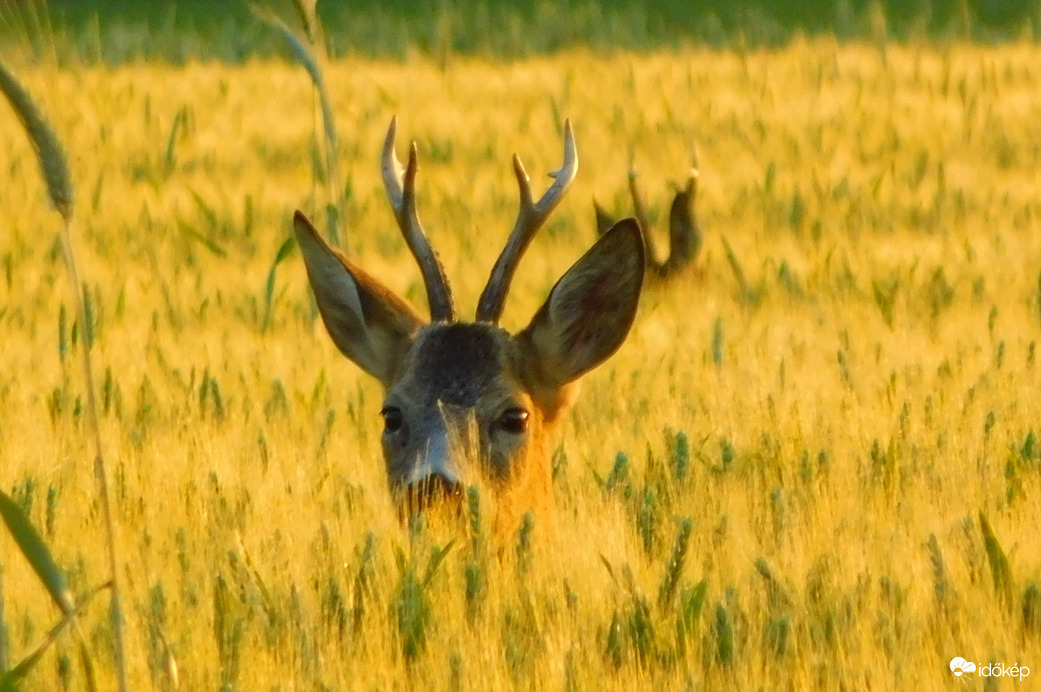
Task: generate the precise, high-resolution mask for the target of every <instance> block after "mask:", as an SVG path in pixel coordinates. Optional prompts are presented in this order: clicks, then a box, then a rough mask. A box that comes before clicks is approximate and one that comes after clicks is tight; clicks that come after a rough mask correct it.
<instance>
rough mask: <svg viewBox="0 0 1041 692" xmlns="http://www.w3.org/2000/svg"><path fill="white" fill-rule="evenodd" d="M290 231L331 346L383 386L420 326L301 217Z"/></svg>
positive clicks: (405, 306)
mask: <svg viewBox="0 0 1041 692" xmlns="http://www.w3.org/2000/svg"><path fill="white" fill-rule="evenodd" d="M293 230H294V231H295V232H296V240H297V243H298V244H299V245H300V250H301V252H302V253H303V256H304V264H305V265H306V266H307V278H308V280H309V281H310V282H311V290H312V291H314V297H315V301H316V302H317V303H318V312H319V313H320V314H321V316H322V321H323V322H324V323H325V328H326V330H327V331H328V332H329V336H331V337H332V340H333V343H335V344H336V346H337V348H339V349H340V351H342V352H343V354H344V355H345V356H347V357H348V358H350V359H351V360H352V361H354V362H355V363H356V364H357V365H358V366H359V367H360V368H361V369H362V370H364V371H365V372H367V373H369V374H370V375H372V376H373V377H375V378H376V379H378V380H379V381H380V382H382V383H383V384H384V385H388V384H389V383H390V380H391V378H392V377H393V375H394V370H395V366H396V365H397V363H398V361H399V360H400V359H401V358H402V357H403V356H404V354H405V352H406V351H407V350H408V347H409V345H410V344H411V343H412V337H413V335H414V334H415V332H416V330H417V329H419V328H420V327H421V326H423V320H422V318H420V317H419V315H417V314H416V312H415V311H414V310H413V309H412V308H411V307H409V305H408V303H406V302H405V301H403V300H401V299H400V298H398V297H397V296H396V295H394V294H393V293H392V292H391V291H390V290H389V289H388V288H386V287H385V286H384V285H383V284H381V283H380V282H379V281H377V280H376V279H375V278H373V277H371V276H369V275H368V274H366V273H365V272H363V271H362V270H361V269H358V268H357V267H355V266H354V265H353V264H351V263H350V262H349V261H348V260H347V259H346V258H345V257H344V256H343V255H341V254H340V253H339V252H337V251H336V250H333V249H332V248H331V247H329V246H328V245H327V244H326V242H325V241H324V240H322V238H321V236H319V235H318V231H316V230H315V227H314V226H313V225H312V224H311V222H310V220H308V218H307V217H306V216H304V215H303V213H301V212H299V211H298V212H296V214H295V215H294V216H293Z"/></svg>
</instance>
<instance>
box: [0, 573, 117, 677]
mask: <svg viewBox="0 0 1041 692" xmlns="http://www.w3.org/2000/svg"><path fill="white" fill-rule="evenodd" d="M110 588H112V582H105V583H104V584H101V585H99V586H95V587H94V588H93V589H91V590H90V592H88V593H87V594H85V595H84V596H83V598H82V599H81V600H80V604H79V605H78V606H76V607H75V608H73V609H72V610H70V611H69V612H67V613H66V614H65V615H64V616H63V617H62V619H61V620H59V621H58V623H57V624H56V625H54V626H53V627H51V629H50V630H48V632H47V634H45V635H44V637H43V639H42V640H41V641H40V642H39V643H38V644H37V645H36V646H35V647H33V650H32V651H30V652H29V653H28V654H27V655H26V656H24V657H23V658H22V660H21V661H19V662H18V663H16V664H15V665H14V667H13V668H11V669H10V670H7V671H5V672H4V674H3V675H0V692H7V691H8V690H12V691H13V690H17V689H18V685H19V683H20V682H21V681H22V680H24V679H25V676H27V675H28V674H29V673H30V672H32V669H33V668H34V667H36V664H37V663H39V662H40V659H41V658H43V655H44V654H45V653H47V649H48V648H50V646H51V644H53V643H54V641H55V640H56V639H57V638H58V635H60V634H61V632H62V630H64V629H65V628H66V627H67V626H68V625H71V624H73V623H74V622H75V620H76V618H77V617H79V614H80V613H81V612H82V611H83V609H84V608H86V607H87V604H89V603H90V601H91V600H93V598H94V596H96V595H98V593H100V592H101V591H103V590H104V589H110ZM81 655H82V656H84V657H86V656H87V650H86V647H83V648H82V649H81ZM84 662H85V666H86V670H87V671H88V672H87V686H88V689H90V690H94V689H96V687H97V685H96V684H95V683H94V673H93V668H92V667H91V666H90V659H89V658H85V661H84Z"/></svg>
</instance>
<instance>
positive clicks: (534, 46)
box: [0, 0, 1041, 63]
mask: <svg viewBox="0 0 1041 692" xmlns="http://www.w3.org/2000/svg"><path fill="white" fill-rule="evenodd" d="M263 4H264V5H265V7H269V6H271V5H272V4H276V5H277V4H278V3H263ZM281 4H282V5H283V8H282V9H283V10H284V13H285V14H292V13H293V12H294V10H293V9H292V5H291V3H290V2H288V0H287V1H286V2H283V3H281ZM0 7H2V8H3V9H4V11H3V13H2V18H3V21H0V31H2V32H3V33H0V38H3V39H4V43H7V44H10V43H11V41H10V40H9V39H10V35H11V34H12V33H13V32H15V33H20V32H21V31H23V30H22V29H18V30H17V31H16V30H15V29H14V27H25V26H29V27H34V26H38V25H41V24H42V25H45V26H46V25H48V24H49V27H50V30H51V31H53V33H54V34H55V35H57V36H60V37H62V38H63V39H64V40H63V41H60V42H58V45H59V51H61V50H70V51H72V53H73V54H74V55H76V56H78V57H81V58H86V59H90V60H102V61H105V62H108V63H121V62H125V61H128V60H134V59H164V60H170V61H173V62H184V61H187V60H189V59H201V60H206V59H218V60H224V61H233V62H235V61H240V60H243V59H245V58H246V57H249V56H264V55H271V54H278V53H280V52H281V51H283V50H284V46H283V44H282V42H281V40H280V38H279V37H278V36H276V35H273V34H272V32H271V31H270V30H269V29H267V28H266V27H265V26H264V25H263V24H261V23H260V22H258V21H257V20H256V19H255V18H254V16H253V14H252V12H251V9H250V4H249V3H247V2H230V1H229V2H211V1H209V0H180V1H178V2H131V1H129V0H117V1H112V0H108V1H106V0H50V2H49V3H46V4H45V3H43V2H40V1H39V0H37V1H30V2H12V1H11V0H7V1H6V2H4V3H3V4H0ZM45 7H46V8H47V9H46V12H45V11H44V9H43V8H45ZM318 12H319V14H320V15H321V18H322V22H323V25H324V26H325V27H326V34H327V37H328V39H327V40H328V44H329V48H330V50H331V52H332V53H333V54H334V55H339V54H345V53H350V52H355V53H360V54H362V55H366V56H373V57H390V58H395V59H400V58H404V57H405V56H407V54H408V53H409V52H410V51H413V50H418V51H420V52H423V53H427V54H431V55H434V56H441V55H445V54H448V53H464V54H478V55H489V56H494V57H500V58H502V57H506V58H514V57H522V56H527V55H532V54H542V53H548V52H553V51H558V50H562V49H566V48H569V47H575V46H588V47H591V48H593V49H595V50H613V49H625V50H654V49H660V48H673V47H677V46H682V45H689V44H709V45H712V46H715V47H734V46H761V45H769V46H775V45H779V44H783V43H785V42H786V41H788V40H790V39H791V38H792V37H793V36H794V35H796V34H799V33H810V34H819V33H834V34H835V35H837V36H839V37H842V38H851V39H866V38H878V37H879V36H889V37H895V38H911V37H921V36H928V37H931V38H970V39H976V40H984V41H1001V40H1005V39H1009V38H1015V37H1022V36H1023V35H1027V36H1030V37H1033V38H1034V39H1035V40H1036V39H1037V37H1038V36H1041V0H881V2H874V1H872V0H821V1H817V0H781V1H779V2H769V1H768V0H700V1H694V2H684V1H681V0H644V1H643V2H626V1H624V0H559V1H554V0H522V1H521V2H512V3H498V2H492V1H491V0H463V1H462V2H453V3H449V2H446V1H444V0H403V1H401V2H394V3H372V2H363V1H362V0H343V1H342V2H336V3H320V4H319V7H318ZM45 13H46V14H49V15H50V20H49V22H44V21H40V20H39V17H40V16H42V15H43V14H45ZM28 33H29V34H30V36H31V35H32V34H33V33H34V32H33V31H31V30H30V31H29V32H28ZM36 33H39V32H36ZM44 33H45V34H46V33H48V32H44ZM37 43H38V44H39V45H40V46H41V50H43V49H48V50H49V48H50V45H51V42H50V41H48V40H45V39H43V40H40V39H38V41H37Z"/></svg>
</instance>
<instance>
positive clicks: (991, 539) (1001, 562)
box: [980, 512, 1012, 605]
mask: <svg viewBox="0 0 1041 692" xmlns="http://www.w3.org/2000/svg"><path fill="white" fill-rule="evenodd" d="M980 531H982V532H983V544H984V547H985V548H986V549H987V561H988V562H989V563H990V573H991V576H992V577H994V590H995V591H996V592H997V594H998V600H1000V601H1001V602H1002V604H1004V605H1009V604H1011V603H1012V570H1011V569H1010V568H1009V564H1008V557H1006V556H1005V551H1004V550H1002V548H1001V544H1000V543H998V539H997V536H995V535H994V531H993V529H991V527H990V522H989V521H987V516H986V515H985V514H984V513H983V512H980Z"/></svg>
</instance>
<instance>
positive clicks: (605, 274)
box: [294, 119, 644, 525]
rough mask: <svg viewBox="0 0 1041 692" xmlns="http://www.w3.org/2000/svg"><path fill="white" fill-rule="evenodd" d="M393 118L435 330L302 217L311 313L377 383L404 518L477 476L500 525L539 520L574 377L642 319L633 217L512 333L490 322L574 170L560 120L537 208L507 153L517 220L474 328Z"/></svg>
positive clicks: (390, 184) (394, 197) (390, 187)
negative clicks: (422, 208)
mask: <svg viewBox="0 0 1041 692" xmlns="http://www.w3.org/2000/svg"><path fill="white" fill-rule="evenodd" d="M396 122H397V121H396V119H394V120H392V121H391V124H390V128H389V130H388V132H387V137H386V141H385V143H384V147H383V180H384V185H385V187H386V191H387V196H388V197H389V198H390V202H391V206H392V207H393V210H394V216H395V218H396V220H397V223H398V227H399V229H400V231H401V233H402V235H403V236H404V238H405V241H406V243H407V244H408V247H409V249H410V250H411V252H412V255H413V256H414V257H415V260H416V262H417V263H418V264H419V268H420V270H421V272H422V276H423V282H424V284H425V287H426V294H427V300H428V302H429V305H430V321H429V322H428V321H426V320H424V319H423V318H422V317H421V316H420V315H419V314H418V313H417V312H416V311H415V310H414V309H413V308H412V307H410V306H409V305H408V304H407V303H406V302H405V301H403V300H402V299H400V298H398V297H397V296H396V295H395V294H393V293H392V292H391V291H390V290H388V289H387V288H386V287H384V285H383V284H382V283H381V282H380V281H379V280H378V279H376V278H375V277H373V276H372V275H370V274H367V273H366V272H364V271H362V270H361V269H360V268H359V267H358V266H357V265H355V264H354V263H353V262H352V261H351V260H348V259H347V258H346V257H344V256H343V255H342V254H340V253H339V252H337V251H336V250H333V249H332V248H330V247H329V246H328V245H327V244H326V243H325V241H323V240H322V238H321V237H320V236H319V235H318V233H317V232H316V230H315V228H314V226H313V225H312V224H311V222H310V221H308V219H307V218H306V217H305V216H304V215H303V214H302V213H301V212H299V211H298V212H296V215H295V217H294V229H295V231H296V237H297V240H298V242H299V245H300V249H301V250H302V253H303V257H304V262H305V264H306V266H307V275H308V279H309V280H310V283H311V288H312V290H313V292H314V296H315V300H316V301H317V304H318V310H319V313H320V314H321V316H322V320H323V322H324V323H325V327H326V329H327V330H328V332H329V336H331V337H332V340H333V342H334V343H335V344H336V346H337V347H338V348H339V349H340V351H342V352H343V353H344V355H346V356H347V357H348V358H349V359H350V360H352V361H354V363H356V364H357V365H358V366H359V367H361V369H362V370H364V371H365V372H367V373H369V374H370V375H372V376H373V377H375V378H376V379H377V380H379V381H380V383H381V384H382V385H383V389H384V392H385V399H384V402H383V409H382V411H381V412H380V413H381V415H382V417H383V425H384V429H383V456H384V461H385V462H386V470H387V475H388V479H389V484H390V487H391V490H392V492H393V494H394V496H395V498H396V500H397V502H398V506H399V510H400V511H401V513H402V514H403V515H409V514H413V513H416V512H417V511H419V510H421V509H423V508H425V507H427V506H430V505H433V504H438V505H442V506H445V505H448V506H451V504H452V503H453V502H455V503H457V502H458V501H459V499H460V498H461V496H462V490H463V487H464V485H467V484H470V483H473V482H476V481H477V480H480V481H481V482H482V483H486V484H487V485H488V486H490V487H491V488H492V489H493V491H494V493H493V495H494V497H495V499H496V502H495V504H496V506H497V508H498V515H499V519H498V521H497V523H500V525H501V522H503V521H506V522H510V521H515V520H516V519H518V518H520V516H521V515H522V514H523V513H524V512H525V511H528V510H532V511H534V512H535V513H536V515H539V514H545V513H546V512H548V511H549V509H550V508H551V506H552V487H551V485H552V477H551V468H550V463H549V458H548V453H547V448H546V438H547V436H548V433H549V432H550V431H551V430H552V428H553V427H554V426H555V425H556V423H557V422H558V421H559V420H560V418H561V415H562V414H563V413H564V411H565V410H566V409H567V407H568V405H569V404H570V402H571V399H572V398H573V395H574V393H575V383H576V380H577V379H578V378H579V377H580V376H581V375H583V374H584V373H586V372H588V371H589V370H592V369H593V368H594V367H596V366H597V365H599V364H600V363H602V362H603V361H604V360H606V359H607V358H608V357H609V356H611V355H612V354H613V353H614V352H615V351H616V350H617V349H618V348H619V346H621V344H622V342H623V341H624V340H625V337H626V335H627V334H628V332H629V328H630V327H631V326H632V323H633V320H634V318H635V315H636V306H637V303H638V302H639V294H640V288H641V285H642V283H643V275H644V247H643V237H642V235H641V232H640V228H639V226H638V224H637V223H636V221H634V220H633V219H625V220H622V221H619V222H618V223H616V224H614V225H613V226H612V227H611V228H610V229H609V230H607V231H606V232H604V233H603V235H602V236H601V237H600V238H599V240H597V242H596V243H595V244H594V245H593V246H592V248H590V249H589V250H588V251H587V252H586V253H585V254H584V255H583V256H582V257H581V258H580V259H579V260H578V261H577V262H576V263H575V264H574V266H572V267H571V268H570V269H568V271H567V272H565V274H564V275H563V276H562V277H561V278H560V280H559V281H557V283H556V285H554V286H553V288H552V290H551V291H550V293H549V296H548V298H547V299H546V301H545V303H544V304H543V305H542V307H541V308H540V309H539V310H538V311H537V312H536V313H535V316H534V317H533V318H532V320H531V323H530V324H529V325H528V326H527V327H526V328H525V329H523V330H521V331H520V332H518V333H517V334H513V335H511V334H509V333H508V332H507V331H506V330H504V329H502V328H501V327H499V326H498V322H499V317H500V316H501V314H502V311H503V304H504V302H505V299H506V295H507V293H508V292H509V288H510V281H511V279H512V277H513V274H514V271H515V270H516V268H517V264H518V262H519V261H520V259H521V255H522V254H523V253H524V251H525V249H526V248H527V247H528V245H529V244H530V242H531V240H532V238H533V237H534V235H535V233H536V231H538V229H539V228H540V227H541V226H542V225H543V223H544V222H545V221H546V219H547V217H548V216H549V214H550V213H551V212H552V211H553V210H554V208H556V206H557V205H558V204H559V203H560V201H561V199H562V198H563V197H564V194H565V193H566V192H567V189H568V187H569V186H570V184H571V182H572V180H574V177H575V174H576V173H577V170H578V155H577V153H576V150H575V141H574V135H573V134H572V131H571V125H570V123H569V122H566V123H565V125H564V164H563V166H562V168H561V169H560V170H559V171H557V172H555V173H552V174H551V175H552V176H553V177H554V178H555V182H554V183H553V184H552V185H551V186H550V188H549V189H548V190H547V191H546V193H545V194H544V195H543V196H542V198H541V199H539V200H538V201H537V202H533V201H532V196H531V188H530V186H529V181H528V176H527V174H526V173H525V171H524V167H523V166H522V165H521V162H520V159H519V158H518V157H517V156H516V155H515V156H514V157H513V168H514V173H515V175H516V177H517V184H518V187H519V189H520V211H519V212H518V214H517V220H516V223H515V225H514V227H513V231H512V232H511V234H510V236H509V239H508V241H507V242H506V247H505V249H504V250H503V251H502V254H501V255H500V256H499V259H498V260H497V261H496V263H495V265H494V268H493V269H492V271H491V276H490V277H489V279H488V283H487V285H486V287H485V289H484V291H483V292H482V294H481V297H480V300H479V301H478V307H477V315H476V320H475V321H474V322H465V321H459V320H458V319H457V317H456V311H455V307H454V304H453V301H452V294H451V290H450V288H449V284H448V281H447V279H446V278H445V274H444V270H443V268H442V266H441V264H440V262H439V261H438V257H437V255H436V253H435V252H434V251H433V249H432V248H431V247H430V244H429V243H428V242H427V238H426V235H425V234H424V232H423V228H422V226H421V224H420V222H419V217H418V215H417V213H416V203H415V179H416V168H417V160H416V145H415V143H414V142H413V144H412V147H411V150H410V151H409V157H408V164H407V165H406V166H405V167H402V165H401V162H400V161H399V160H398V158H397V155H396V153H395V149H394V147H395V145H394V140H395V132H396V128H397V125H396ZM446 499H447V500H451V502H445V501H446Z"/></svg>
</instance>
